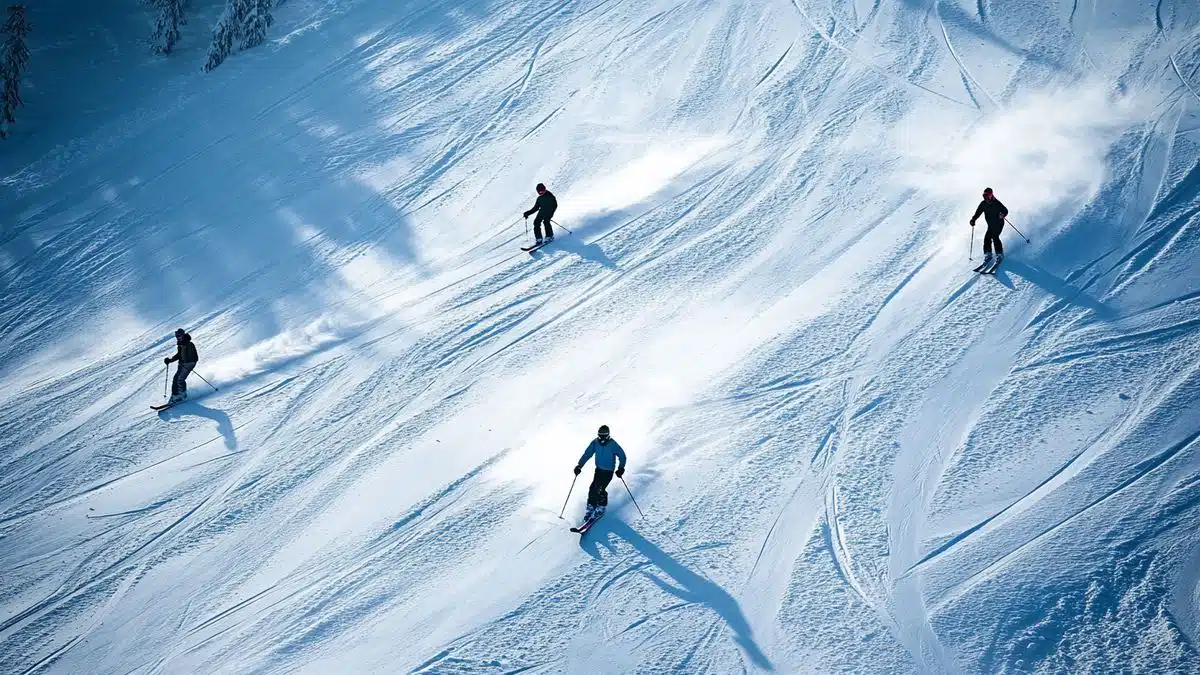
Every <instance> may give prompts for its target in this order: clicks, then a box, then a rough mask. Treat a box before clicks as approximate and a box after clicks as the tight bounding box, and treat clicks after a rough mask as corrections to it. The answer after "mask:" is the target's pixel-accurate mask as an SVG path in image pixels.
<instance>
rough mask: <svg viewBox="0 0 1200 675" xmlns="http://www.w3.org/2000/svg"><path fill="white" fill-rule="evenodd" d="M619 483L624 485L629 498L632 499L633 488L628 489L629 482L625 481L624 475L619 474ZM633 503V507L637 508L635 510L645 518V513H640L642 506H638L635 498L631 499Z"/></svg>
mask: <svg viewBox="0 0 1200 675" xmlns="http://www.w3.org/2000/svg"><path fill="white" fill-rule="evenodd" d="M621 485H624V486H625V491H626V492H628V493H629V498H630V499H633V490H630V489H629V483H626V482H625V477H624V476H621ZM633 505H634V507H635V508H637V510H638V515H640V516H641V517H643V518H645V517H646V514H644V513H642V507H640V506H638V503H637V500H636V499H633Z"/></svg>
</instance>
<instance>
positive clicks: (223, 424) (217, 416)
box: [159, 401, 237, 450]
mask: <svg viewBox="0 0 1200 675" xmlns="http://www.w3.org/2000/svg"><path fill="white" fill-rule="evenodd" d="M159 414H160V415H162V416H163V417H166V418H168V419H173V418H176V417H182V416H183V415H196V416H198V417H203V418H205V419H210V420H212V421H214V422H216V423H217V431H220V432H221V436H223V437H224V438H225V447H226V448H228V449H230V450H234V449H236V448H237V436H236V435H234V433H233V422H232V421H230V419H229V415H226V414H225V413H223V412H221V411H220V410H213V409H212V408H205V407H204V406H202V405H200V404H199V403H194V402H191V401H184V402H183V403H180V404H178V405H176V406H174V407H172V408H169V409H167V410H164V411H162V412H161V413H159Z"/></svg>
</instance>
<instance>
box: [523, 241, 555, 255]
mask: <svg viewBox="0 0 1200 675" xmlns="http://www.w3.org/2000/svg"><path fill="white" fill-rule="evenodd" d="M550 243H551V242H548V241H544V242H542V243H540V244H534V245H533V246H522V247H521V250H522V251H525V252H526V253H533V252H534V251H536V250H538V249H539V248H541V247H543V246H546V245H547V244H550Z"/></svg>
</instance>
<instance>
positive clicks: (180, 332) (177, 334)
mask: <svg viewBox="0 0 1200 675" xmlns="http://www.w3.org/2000/svg"><path fill="white" fill-rule="evenodd" d="M184 335H187V331H185V330H184V329H182V328H176V329H175V339H176V340H182V339H183V336H184Z"/></svg>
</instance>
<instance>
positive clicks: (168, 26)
mask: <svg viewBox="0 0 1200 675" xmlns="http://www.w3.org/2000/svg"><path fill="white" fill-rule="evenodd" d="M186 3H187V0H151V4H152V5H154V7H156V8H157V9H158V21H157V22H156V23H155V24H154V37H153V40H154V51H155V52H157V53H159V54H170V53H171V50H173V49H175V45H176V43H178V42H179V27H180V26H184V25H187V14H186V13H185V12H184V10H185V9H186V7H185V5H186Z"/></svg>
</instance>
